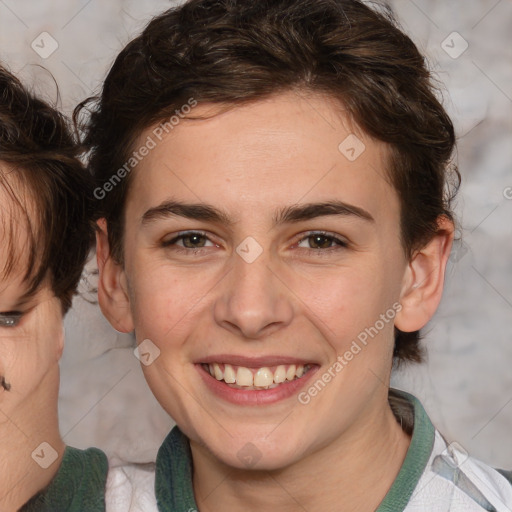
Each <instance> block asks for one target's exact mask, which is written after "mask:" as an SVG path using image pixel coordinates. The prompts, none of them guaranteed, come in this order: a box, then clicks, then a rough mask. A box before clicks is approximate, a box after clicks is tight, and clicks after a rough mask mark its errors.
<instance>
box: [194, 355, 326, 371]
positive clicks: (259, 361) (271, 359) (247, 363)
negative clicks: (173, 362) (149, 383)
mask: <svg viewBox="0 0 512 512" xmlns="http://www.w3.org/2000/svg"><path fill="white" fill-rule="evenodd" d="M194 362H195V363H196V364H200V363H204V364H210V363H224V364H231V365H233V366H244V367H246V368H262V367H264V366H279V365H281V364H282V365H286V364H303V365H306V364H318V363H315V362H313V361H312V360H311V359H302V358H300V357H291V356H270V355H269V356H258V357H247V356H241V355H233V354H217V355H213V356H207V357H203V358H201V359H198V360H196V361H194Z"/></svg>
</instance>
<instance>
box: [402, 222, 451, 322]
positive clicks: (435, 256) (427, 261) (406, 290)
mask: <svg viewBox="0 0 512 512" xmlns="http://www.w3.org/2000/svg"><path fill="white" fill-rule="evenodd" d="M437 226H438V230H437V234H436V235H435V236H434V238H432V240H430V242H429V243H428V244H427V245H425V247H423V248H422V249H419V250H418V251H416V252H415V253H414V254H413V256H412V258H411V260H410V261H409V263H408V265H407V268H406V270H405V274H404V278H403V283H402V290H401V294H400V304H401V305H402V309H401V310H400V311H399V312H398V313H397V315H396V317H395V327H397V328H398V329H400V330H401V331H404V332H413V331H418V330H420V329H421V328H422V327H424V326H425V325H426V324H427V322H428V321H429V320H430V319H431V318H432V317H433V316H434V313H435V312H436V309H437V307H438V306H439V303H440V302H441V296H442V294H443V287H444V276H445V270H446V264H447V262H448V257H449V256H450V251H451V248H452V242H453V236H454V226H453V222H452V221H451V220H450V219H448V218H447V217H446V216H444V215H443V216H440V217H439V218H438V222H437Z"/></svg>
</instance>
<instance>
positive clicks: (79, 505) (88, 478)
mask: <svg viewBox="0 0 512 512" xmlns="http://www.w3.org/2000/svg"><path fill="white" fill-rule="evenodd" d="M107 473H108V460H107V457H106V455H105V454H104V453H103V452H102V451H101V450H98V449H97V448H89V449H88V450H78V449H76V448H71V447H69V446H67V447H66V450H65V452H64V456H63V457H62V463H61V465H60V468H59V471H58V472H57V475H55V478H54V479H53V480H52V482H51V483H50V485H49V486H48V487H47V488H46V489H44V490H43V491H41V492H40V493H38V494H36V495H35V496H34V497H33V498H32V499H31V500H30V501H29V502H28V503H26V504H25V505H24V506H23V507H22V508H21V509H20V512H50V511H51V512H84V511H85V510H87V512H104V510H105V484H106V481H107Z"/></svg>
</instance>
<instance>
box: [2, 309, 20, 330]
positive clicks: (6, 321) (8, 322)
mask: <svg viewBox="0 0 512 512" xmlns="http://www.w3.org/2000/svg"><path fill="white" fill-rule="evenodd" d="M22 316H23V313H21V312H19V311H9V312H7V313H0V327H16V326H17V325H18V324H19V323H20V320H21V318H22Z"/></svg>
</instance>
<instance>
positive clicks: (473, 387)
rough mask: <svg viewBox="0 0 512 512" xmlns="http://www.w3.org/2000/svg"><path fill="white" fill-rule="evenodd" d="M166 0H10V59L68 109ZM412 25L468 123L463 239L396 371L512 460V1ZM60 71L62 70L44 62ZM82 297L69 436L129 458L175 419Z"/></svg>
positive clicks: (428, 401)
mask: <svg viewBox="0 0 512 512" xmlns="http://www.w3.org/2000/svg"><path fill="white" fill-rule="evenodd" d="M256 1H257V0H256ZM173 4H174V2H169V1H167V2H166V1H163V0H137V1H136V0H108V1H107V0H37V1H36V0H31V1H30V0H0V59H1V61H2V62H3V64H4V65H7V66H8V67H9V68H10V70H11V71H12V72H14V73H15V74H17V75H18V76H20V77H21V78H22V80H24V81H25V83H26V84H29V85H30V86H31V87H32V88H33V89H35V90H36V91H38V92H39V93H41V94H43V95H44V96H45V97H46V98H47V99H49V100H50V101H52V102H54V101H55V100H56V99H57V94H56V87H55V83H54V82H53V79H52V77H51V75H53V77H54V78H55V80H56V82H57V84H58V87H59V91H60V98H59V105H60V106H61V108H62V109H63V110H64V111H65V112H66V113H69V112H71V110H72V108H73V107H74V106H75V105H76V104H77V103H78V102H80V101H81V100H83V99H84V98H86V97H87V96H90V95H91V94H93V93H95V92H97V91H98V88H99V86H100V85H101V81H102V79H103V77H104V76H105V73H106V72H107V70H108V68H109V66H110V64H111V63H112V60H113V58H114V57H115V55H116V54H117V53H118V52H119V51H120V49H121V48H122V47H123V46H124V45H125V44H126V43H127V42H128V41H129V40H130V39H131V38H132V37H133V36H134V35H135V34H137V33H138V32H140V31H141V30H142V28H143V27H144V25H145V24H146V23H147V22H148V20H149V19H150V18H151V17H152V16H153V15H155V14H157V13H160V12H161V11H163V10H165V9H167V8H169V7H171V6H172V5H173ZM391 6H392V7H393V9H394V11H395V14H396V15H397V17H398V19H399V21H400V22H401V24H402V27H403V29H404V30H405V31H406V32H407V33H408V34H409V35H410V36H411V37H412V39H413V40H414V41H415V42H416V44H417V45H418V46H419V47H420V49H421V50H422V51H423V52H424V53H425V54H426V55H427V56H428V58H429V61H430V63H431V67H432V68H433V70H434V71H435V73H436V75H437V77H438V79H439V80H440V81H441V82H443V83H444V84H445V90H444V104H445V105H446V108H447V109H448V111H449V112H450V114H451V115H452V118H453V120H454V122H455V125H456V128H457V134H458V140H459V142H458V165H459V168H460V171H461V173H462V176H463V185H462V187H461V190H460V193H459V199H458V202H457V213H458V216H459V221H460V223H461V230H460V231H461V232H460V234H461V235H462V240H463V241H462V242H461V243H457V244H456V245H455V247H454V250H453V253H452V256H451V261H450V263H449V268H448V275H447V282H446V289H445V294H444V299H443V302H442V304H441V307H440V309H439V311H438V313H437V314H436V316H435V318H434V319H433V320H432V322H431V323H430V325H429V326H428V327H427V329H425V333H426V335H425V344H426V346H427V348H428V353H429V359H428V362H427V363H426V364H424V365H423V366H411V367H409V368H406V369H405V370H402V371H400V372H398V373H396V374H395V376H394V377H393V385H395V386H396V387H400V388H402V389H405V390H408V391H410V392H412V393H414V394H416V396H418V397H419V398H420V399H421V400H422V402H423V404H424V406H425V407H426V409H427V411H428V413H429V414H430V416H431V418H432V419H433V421H434V423H435V424H436V426H437V427H438V428H439V429H440V430H441V431H442V432H443V433H444V434H445V436H446V437H447V438H448V439H449V440H450V441H451V440H457V441H458V442H459V443H460V444H461V445H462V446H463V447H464V448H465V449H466V450H468V451H469V452H470V453H471V454H472V455H474V456H476V457H478V458H480V459H482V460H484V461H486V462H487V463H490V464H492V465H494V466H498V467H505V468H509V469H510V468H512V437H511V432H512V372H511V371H510V366H511V363H512V2H511V1H510V0H450V1H440V0H439V1H438V0H414V1H413V0H395V1H392V2H391ZM46 70H48V71H50V72H51V75H50V74H49V73H48V72H47V71H46ZM94 268H95V264H94V261H93V260H92V261H91V262H90V263H89V265H88V267H87V269H86V272H85V273H84V278H83V282H82V291H83V293H84V297H79V298H77V299H76V300H75V303H74V308H73V310H72V311H71V313H70V314H69V315H68V316H67V318H66V348H65V352H64V357H63V359H62V364H61V368H62V389H61V397H60V415H61V429H62V433H63V434H64V439H65V441H66V442H67V443H68V444H71V445H75V446H77V447H86V446H90V445H96V446H99V447H101V448H103V449H105V450H106V451H108V452H109V454H110V455H111V456H114V457H118V458H119V459H120V460H126V461H141V462H144V461H150V460H153V459H154V457H155V454H156V450H157V448H158V446H159V444H160V442H161V441H162V439H163V438H164V436H165V435H166V433H167V432H168V430H169V428H170V426H171V425H172V421H171V420H170V419H169V418H168V417H167V416H166V414H165V413H164V412H163V411H161V410H160V407H159V406H158V404H157V403H156V401H155V399H154V398H153V396H152V394H151V392H150V391H149V389H148V387H147V386H146V384H145V381H144V379H143V377H142V373H141V370H140V367H139V362H138V360H137V359H136V358H135V357H134V355H133V347H134V340H133V339H132V337H131V336H126V335H120V334H118V333H116V332H115V331H113V330H112V329H111V327H110V326H109V324H108V323H107V322H106V321H105V320H104V319H103V317H102V316H101V313H100V311H99V308H98V307H97V306H96V305H94V304H90V303H89V302H88V301H87V299H89V300H91V301H92V300H94V296H93V294H87V290H88V289H89V288H90V287H93V286H94V282H95V276H94Z"/></svg>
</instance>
